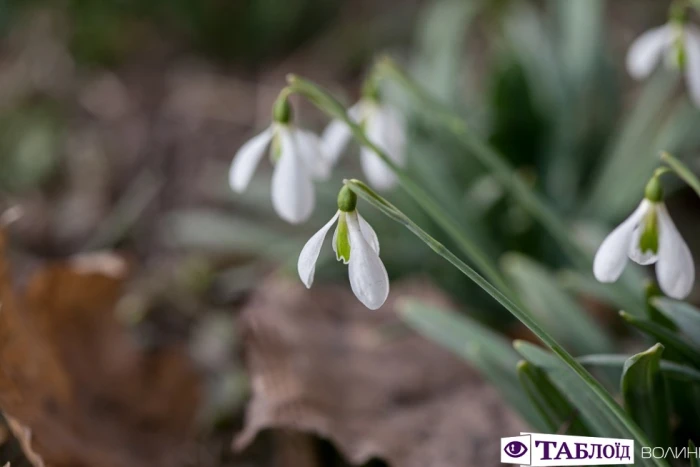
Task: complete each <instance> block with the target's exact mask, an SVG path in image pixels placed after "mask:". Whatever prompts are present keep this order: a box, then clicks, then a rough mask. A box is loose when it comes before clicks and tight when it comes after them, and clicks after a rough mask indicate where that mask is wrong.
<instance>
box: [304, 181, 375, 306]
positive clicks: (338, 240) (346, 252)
mask: <svg viewBox="0 0 700 467" xmlns="http://www.w3.org/2000/svg"><path fill="white" fill-rule="evenodd" d="M356 204H357V195H355V193H353V192H352V190H350V189H349V188H348V187H343V188H342V189H341V190H340V193H339V194H338V212H336V213H335V215H334V216H333V218H332V219H331V220H330V221H329V222H328V223H327V224H326V225H324V226H323V227H321V230H319V231H318V232H316V233H315V234H314V235H313V236H312V237H311V238H310V239H309V241H308V242H306V245H304V248H303V249H302V250H301V254H300V255H299V263H298V264H297V269H298V271H299V277H300V278H301V281H302V282H303V283H304V285H306V287H307V288H310V287H311V284H313V282H314V273H315V271H316V260H317V259H318V255H319V253H320V252H321V247H322V246H323V241H324V240H325V238H326V235H327V234H328V231H329V230H330V228H331V227H332V226H333V224H335V223H336V221H337V223H338V226H337V227H336V229H335V233H334V234H333V241H332V244H333V251H335V255H336V258H337V259H338V261H343V263H345V264H347V265H348V275H349V276H350V286H351V288H352V291H353V293H354V294H355V296H356V297H357V298H358V299H359V300H360V301H361V302H362V304H363V305H365V306H366V307H367V308H369V309H370V310H376V309H377V308H379V307H380V306H382V305H383V304H384V302H385V301H386V298H387V296H388V295H389V277H388V276H387V273H386V268H384V264H383V263H382V260H381V259H379V240H378V239H377V234H376V233H374V230H373V229H372V227H371V226H370V225H369V224H368V223H367V221H365V220H364V219H363V218H362V216H360V213H358V212H357V210H356V209H355V206H356Z"/></svg>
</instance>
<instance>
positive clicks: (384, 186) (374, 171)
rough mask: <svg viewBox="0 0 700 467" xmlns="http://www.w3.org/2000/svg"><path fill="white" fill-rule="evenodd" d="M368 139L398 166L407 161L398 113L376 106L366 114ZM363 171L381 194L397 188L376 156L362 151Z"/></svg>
mask: <svg viewBox="0 0 700 467" xmlns="http://www.w3.org/2000/svg"><path fill="white" fill-rule="evenodd" d="M365 131H366V133H367V138H369V140H370V141H372V142H373V143H374V144H376V145H377V146H378V147H379V148H380V149H381V150H382V151H384V152H385V153H386V155H387V156H388V157H389V159H391V160H392V161H393V162H395V163H396V164H397V165H399V166H403V165H404V161H405V142H406V135H405V130H404V126H403V122H402V121H401V118H400V116H399V115H398V113H396V112H394V111H393V110H392V109H391V108H388V107H385V106H374V107H373V108H370V109H369V110H368V111H367V116H366V120H365ZM360 162H361V164H362V170H363V171H364V173H365V175H366V176H367V180H368V181H369V183H370V185H372V186H373V187H374V188H376V189H378V190H388V189H390V188H392V187H393V186H394V185H395V184H396V175H395V174H394V172H393V171H392V170H391V168H389V166H388V165H386V164H385V163H384V161H382V160H381V159H380V158H379V156H377V154H376V153H375V152H374V151H372V150H370V149H367V148H362V152H361V155H360Z"/></svg>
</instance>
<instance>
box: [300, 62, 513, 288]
mask: <svg viewBox="0 0 700 467" xmlns="http://www.w3.org/2000/svg"><path fill="white" fill-rule="evenodd" d="M287 81H288V82H289V86H288V89H289V90H290V92H295V93H298V94H301V95H303V96H304V97H306V98H307V99H309V100H310V101H311V102H312V103H313V104H314V105H316V107H318V108H319V109H320V110H322V111H324V112H326V113H327V114H328V115H329V116H331V117H333V118H336V119H338V120H342V121H343V122H345V123H346V124H347V125H348V127H349V128H350V130H351V132H352V133H353V136H354V137H355V139H357V140H358V142H359V143H360V144H361V145H363V146H365V147H367V148H369V149H371V150H372V151H373V152H374V153H375V154H377V156H378V157H379V158H381V159H382V161H384V163H385V164H386V165H388V166H389V167H390V168H391V170H392V171H393V172H394V173H395V174H396V176H397V178H398V180H399V183H400V184H401V186H402V187H403V189H404V190H405V191H406V193H408V194H409V195H410V196H411V198H413V199H414V200H415V201H416V202H417V203H418V204H419V205H420V206H421V207H422V208H423V209H424V210H425V211H426V212H427V213H428V215H429V216H430V217H432V218H433V220H434V221H435V222H436V223H437V224H438V225H439V226H440V227H441V228H442V229H444V230H445V232H447V234H448V235H449V236H450V237H451V238H452V240H453V241H454V242H455V243H456V244H457V245H458V246H459V248H460V249H461V250H462V251H463V252H464V253H465V254H466V255H467V256H468V257H469V258H470V259H471V260H472V261H473V262H474V264H475V265H476V267H477V268H478V269H479V270H480V271H481V272H482V273H483V274H484V275H485V276H486V277H488V278H489V280H490V281H491V282H493V283H494V284H496V286H497V287H498V288H499V289H500V290H502V291H503V292H504V293H506V294H508V295H512V292H511V290H510V286H509V285H508V283H507V282H506V281H505V279H504V278H503V276H502V275H501V273H500V272H499V270H498V268H497V267H496V266H495V264H494V263H493V262H492V261H491V260H490V258H488V257H487V256H486V255H484V254H483V252H482V251H481V249H480V248H479V247H478V246H477V245H476V244H475V243H474V242H472V241H471V239H469V238H468V237H467V236H465V235H464V234H463V232H462V230H461V229H460V227H459V225H458V224H457V223H455V222H454V221H453V220H452V219H451V218H450V216H449V214H448V213H447V211H446V210H445V209H444V208H443V207H442V206H440V204H438V203H437V202H436V201H435V200H433V199H432V198H431V197H430V195H429V194H428V193H427V192H426V191H425V190H424V189H423V188H422V187H421V186H420V185H418V184H416V183H415V182H414V181H413V179H411V177H410V176H409V175H408V174H407V173H406V170H404V169H403V168H402V167H400V166H398V165H397V164H396V163H395V162H394V161H393V160H391V158H389V157H388V156H387V155H386V153H385V152H384V151H383V150H382V149H381V148H379V147H378V146H377V145H376V144H374V143H373V142H372V141H370V140H369V139H368V138H367V135H366V134H365V132H364V130H363V129H362V127H360V126H359V125H358V124H357V123H355V122H354V121H353V120H352V119H351V118H350V117H348V115H347V112H346V110H345V106H343V104H341V103H340V102H338V101H337V100H336V99H335V98H334V97H333V96H332V95H331V94H330V93H328V92H327V91H325V90H324V89H322V88H321V87H320V86H318V85H316V84H314V83H311V82H310V81H307V80H305V79H302V78H299V77H298V76H294V75H290V76H288V77H287Z"/></svg>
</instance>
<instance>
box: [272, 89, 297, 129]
mask: <svg viewBox="0 0 700 467" xmlns="http://www.w3.org/2000/svg"><path fill="white" fill-rule="evenodd" d="M293 116H294V113H293V112H292V106H291V105H290V104H289V98H288V97H287V94H286V93H285V92H284V91H283V92H282V93H281V94H280V96H279V97H278V98H277V100H276V101H275V105H274V106H273V107H272V118H273V120H274V121H276V122H278V123H285V124H286V123H289V122H290V121H292V117H293Z"/></svg>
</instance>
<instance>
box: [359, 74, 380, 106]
mask: <svg viewBox="0 0 700 467" xmlns="http://www.w3.org/2000/svg"><path fill="white" fill-rule="evenodd" d="M380 94H381V93H380V90H379V78H378V76H377V75H376V73H373V74H371V75H370V76H369V77H368V78H367V79H366V80H365V82H364V84H363V86H362V97H363V98H364V99H367V100H369V101H374V102H379V99H380V98H381V95H380Z"/></svg>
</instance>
